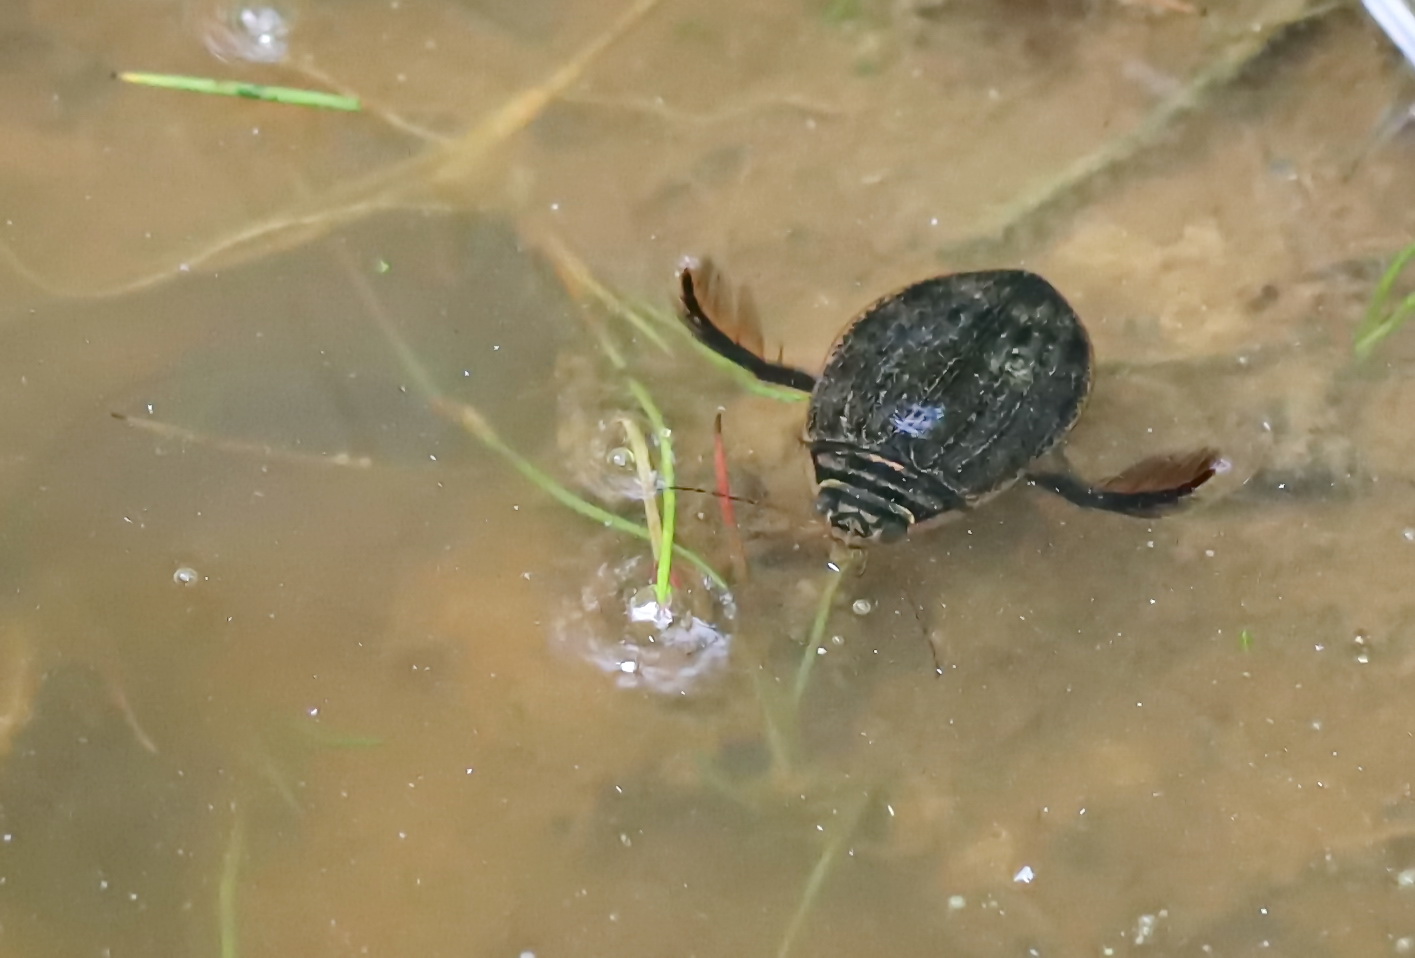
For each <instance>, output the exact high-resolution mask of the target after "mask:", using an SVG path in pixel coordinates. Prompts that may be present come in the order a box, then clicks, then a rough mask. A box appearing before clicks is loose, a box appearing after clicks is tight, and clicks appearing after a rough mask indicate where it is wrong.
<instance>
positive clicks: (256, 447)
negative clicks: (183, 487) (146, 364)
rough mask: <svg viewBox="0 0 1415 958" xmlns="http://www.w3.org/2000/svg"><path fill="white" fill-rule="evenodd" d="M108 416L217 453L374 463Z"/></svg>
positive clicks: (357, 465)
mask: <svg viewBox="0 0 1415 958" xmlns="http://www.w3.org/2000/svg"><path fill="white" fill-rule="evenodd" d="M109 415H110V416H112V417H113V418H114V419H116V420H118V421H119V422H121V423H123V424H125V425H128V426H132V427H133V428H134V429H141V430H142V431H143V432H150V433H153V434H154V435H157V436H161V437H162V438H164V439H175V440H177V441H179V442H184V443H191V444H192V445H195V446H207V447H209V448H212V449H215V450H217V451H218V452H225V453H231V454H232V455H237V456H258V457H262V458H265V459H270V460H273V461H276V462H290V463H296V464H298V465H302V466H338V467H340V468H343V469H371V468H373V460H372V459H371V458H370V457H368V456H353V455H350V454H349V453H347V452H337V453H334V454H333V455H330V456H320V455H315V454H312V453H307V452H295V451H294V450H292V449H281V448H279V447H277V446H272V445H270V444H268V443H263V442H251V441H249V440H245V439H228V438H225V437H222V436H209V435H207V434H206V433H202V432H197V431H196V430H194V429H187V428H186V427H184V426H177V425H174V424H172V423H170V422H162V421H161V420H157V419H137V418H135V417H133V416H128V415H125V414H124V413H120V412H114V413H109Z"/></svg>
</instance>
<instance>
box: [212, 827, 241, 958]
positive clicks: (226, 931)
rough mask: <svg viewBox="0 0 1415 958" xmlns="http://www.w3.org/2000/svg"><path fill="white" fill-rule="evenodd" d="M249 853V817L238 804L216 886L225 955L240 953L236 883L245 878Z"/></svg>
mask: <svg viewBox="0 0 1415 958" xmlns="http://www.w3.org/2000/svg"><path fill="white" fill-rule="evenodd" d="M245 853H246V819H245V814H244V813H243V812H242V811H241V809H240V807H239V806H237V808H236V809H235V821H234V822H232V824H231V837H230V838H228V839H227V840H226V851H225V852H224V853H223V854H222V856H221V880H220V881H219V882H218V883H217V886H216V920H217V929H218V934H219V935H220V941H221V958H238V956H239V955H240V953H241V952H240V947H239V941H238V939H237V932H238V930H239V916H238V915H237V912H236V885H237V883H238V882H239V881H240V878H241V858H242V857H243V856H244V855H245Z"/></svg>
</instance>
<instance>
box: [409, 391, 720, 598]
mask: <svg viewBox="0 0 1415 958" xmlns="http://www.w3.org/2000/svg"><path fill="white" fill-rule="evenodd" d="M432 408H433V409H434V410H436V411H437V412H439V413H441V414H443V415H445V416H447V417H448V418H450V419H452V421H454V422H456V423H459V424H460V425H461V426H462V428H464V429H466V430H467V432H469V433H471V434H472V435H473V436H475V437H476V438H477V439H479V440H481V442H482V444H483V445H485V446H486V447H487V448H488V449H490V450H491V451H493V452H495V453H496V454H498V455H499V456H501V457H502V458H503V459H505V460H506V461H507V462H509V463H510V464H511V466H512V467H513V468H514V469H515V470H516V471H517V472H519V473H520V474H521V475H522V476H524V477H526V478H527V479H529V480H530V481H531V482H532V483H533V484H534V485H535V486H537V487H538V488H539V489H540V490H541V491H542V492H544V493H545V494H546V495H548V496H550V497H551V498H552V499H554V500H555V501H556V502H558V503H560V504H561V505H562V506H565V507H566V508H567V509H569V510H570V511H572V512H575V513H577V514H579V515H582V516H584V517H585V518H586V519H590V520H592V521H594V522H598V523H600V524H601V525H605V526H608V527H609V528H611V529H615V530H617V531H619V532H623V533H625V534H626V535H631V536H634V537H635V538H638V539H643V540H644V541H645V542H647V541H649V539H650V536H649V530H648V529H647V528H645V527H644V526H641V525H639V524H638V523H635V522H630V521H629V520H628V519H625V518H624V517H623V516H617V515H615V514H614V513H612V512H610V511H609V510H607V509H602V508H600V507H599V506H597V505H595V504H594V503H593V502H590V501H589V500H587V499H582V498H581V497H579V496H577V495H575V494H574V493H573V492H571V491H570V490H569V489H566V488H565V487H564V486H562V485H561V484H560V483H558V482H556V481H555V480H554V479H552V478H551V477H550V476H548V475H546V474H545V473H544V472H542V471H541V470H540V469H539V468H538V467H537V466H536V465H535V464H534V463H532V462H531V461H530V460H528V459H526V458H525V457H524V456H522V455H521V454H520V453H518V452H517V451H516V450H514V449H512V448H511V447H510V446H508V445H506V443H505V442H504V441H503V440H502V438H501V437H500V436H499V435H497V434H496V432H495V430H493V429H492V428H491V425H490V424H489V423H488V422H487V421H486V420H485V419H484V418H483V417H482V415H481V413H479V412H477V411H476V410H475V409H473V408H472V407H471V406H467V405H464V404H462V403H454V402H450V401H448V400H446V399H436V398H435V399H433V400H432ZM665 538H666V537H665ZM673 551H674V552H676V553H677V554H678V555H679V556H680V557H682V558H683V559H686V560H687V561H689V562H691V563H692V564H693V565H695V566H697V568H698V569H699V570H700V571H701V572H702V573H703V575H705V576H707V577H708V578H709V579H711V580H712V583H713V584H714V585H716V586H717V587H718V588H720V589H726V588H727V580H726V579H724V578H723V577H722V576H721V575H719V574H718V572H717V570H716V569H714V568H713V567H712V566H710V565H709V564H708V562H707V560H706V559H704V558H703V557H702V556H700V555H698V554H697V553H696V552H694V551H692V550H691V549H688V548H686V547H685V546H682V545H679V544H678V543H676V542H675V543H673Z"/></svg>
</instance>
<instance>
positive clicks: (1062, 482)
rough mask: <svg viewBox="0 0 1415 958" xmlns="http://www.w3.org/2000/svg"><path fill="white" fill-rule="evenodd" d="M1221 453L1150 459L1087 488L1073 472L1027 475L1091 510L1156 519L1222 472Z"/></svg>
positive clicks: (1206, 451)
mask: <svg viewBox="0 0 1415 958" xmlns="http://www.w3.org/2000/svg"><path fill="white" fill-rule="evenodd" d="M1221 465H1222V459H1221V458H1220V456H1219V454H1218V450H1216V449H1210V448H1207V447H1205V448H1203V449H1197V450H1194V451H1192V452H1188V453H1179V454H1168V455H1159V456H1151V457H1150V458H1148V459H1142V460H1141V461H1139V462H1137V463H1135V464H1134V465H1133V466H1131V467H1130V468H1128V469H1126V470H1125V471H1124V472H1121V473H1120V474H1119V475H1116V476H1112V477H1111V478H1109V479H1106V480H1104V481H1102V482H1098V483H1094V484H1092V483H1089V482H1087V481H1086V480H1084V479H1082V478H1080V477H1078V476H1077V475H1076V474H1075V473H1074V472H1071V471H1070V470H1069V469H1066V470H1062V471H1056V472H1029V473H1027V476H1026V478H1027V481H1029V482H1031V483H1032V484H1034V485H1038V486H1041V487H1042V488H1043V489H1046V490H1048V491H1049V492H1054V493H1056V494H1057V495H1058V496H1061V497H1062V498H1063V499H1065V500H1066V501H1067V502H1070V503H1073V504H1075V505H1078V506H1082V507H1084V508H1087V509H1104V510H1106V511H1107V512H1118V513H1120V514H1122V515H1127V516H1137V517H1139V518H1154V517H1155V516H1161V515H1164V514H1165V513H1167V512H1169V511H1171V510H1173V509H1175V508H1177V507H1179V506H1181V505H1183V504H1184V501H1185V500H1186V499H1188V498H1189V496H1190V495H1191V494H1192V493H1193V492H1194V490H1196V489H1198V488H1199V487H1200V486H1202V485H1203V484H1204V483H1206V482H1208V481H1209V480H1210V479H1212V478H1213V477H1214V476H1215V475H1216V474H1217V473H1218V472H1219V470H1220V466H1221Z"/></svg>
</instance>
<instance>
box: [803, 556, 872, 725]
mask: <svg viewBox="0 0 1415 958" xmlns="http://www.w3.org/2000/svg"><path fill="white" fill-rule="evenodd" d="M859 556H860V553H859V552H857V551H854V550H851V551H850V552H847V553H846V554H845V557H844V558H843V559H841V560H840V561H839V562H834V563H832V564H831V566H830V568H831V573H830V578H829V579H828V580H827V581H826V583H825V588H824V589H822V590H821V597H820V602H819V604H817V605H816V617H815V620H814V621H813V622H811V634H810V637H809V639H808V640H807V642H806V651H805V653H804V654H803V655H802V656H801V664H800V666H799V667H797V669H796V681H795V682H794V683H793V684H792V686H791V701H792V702H793V703H794V704H796V705H800V703H801V697H802V696H804V695H805V694H806V686H807V685H808V684H809V683H810V680H811V669H812V668H814V667H815V664H816V659H817V658H819V657H820V650H821V648H822V646H824V645H825V627H826V625H827V624H829V622H830V613H831V610H832V608H834V606H835V596H836V594H837V593H838V592H839V591H840V583H841V581H842V580H844V578H845V576H846V575H847V574H848V573H849V572H850V571H851V570H852V569H854V568H855V565H856V563H857V562H859Z"/></svg>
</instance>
